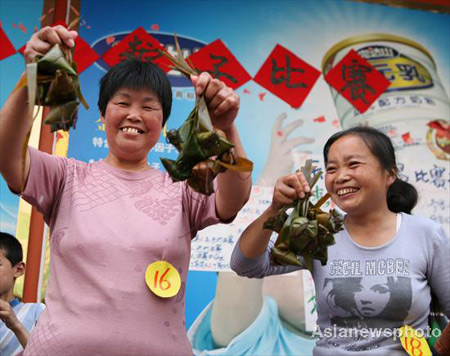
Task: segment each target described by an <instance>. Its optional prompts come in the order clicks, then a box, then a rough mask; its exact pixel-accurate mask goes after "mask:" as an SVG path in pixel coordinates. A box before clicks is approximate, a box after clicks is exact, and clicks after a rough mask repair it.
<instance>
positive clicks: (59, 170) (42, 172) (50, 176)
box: [22, 147, 67, 224]
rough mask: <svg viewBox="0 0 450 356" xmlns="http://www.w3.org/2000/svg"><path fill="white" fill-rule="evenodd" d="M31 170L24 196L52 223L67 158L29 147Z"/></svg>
mask: <svg viewBox="0 0 450 356" xmlns="http://www.w3.org/2000/svg"><path fill="white" fill-rule="evenodd" d="M28 152H29V154H30V172H29V174H28V179H27V183H26V186H25V190H24V191H23V193H22V198H23V199H24V200H25V201H27V202H28V203H30V204H31V205H33V206H34V207H36V209H37V210H38V211H39V212H40V213H42V215H44V220H45V222H46V223H47V224H50V218H51V216H52V213H53V210H54V208H55V207H56V205H57V201H58V199H59V196H60V193H61V192H62V189H63V186H64V180H65V176H66V163H67V159H66V158H62V157H57V156H53V155H49V154H47V153H44V152H41V151H39V150H37V149H35V148H32V147H29V148H28Z"/></svg>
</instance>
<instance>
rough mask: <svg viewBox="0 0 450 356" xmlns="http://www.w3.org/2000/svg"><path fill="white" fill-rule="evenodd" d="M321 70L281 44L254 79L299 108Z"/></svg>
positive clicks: (276, 47)
mask: <svg viewBox="0 0 450 356" xmlns="http://www.w3.org/2000/svg"><path fill="white" fill-rule="evenodd" d="M319 76H320V72H319V71H318V70H317V69H315V68H314V67H312V66H310V65H309V64H308V63H306V62H305V61H303V60H301V59H300V58H299V57H297V56H296V55H295V54H293V53H292V52H291V51H289V50H288V49H286V48H284V47H283V46H281V45H276V46H275V48H274V50H273V51H272V53H270V55H269V57H268V58H267V59H266V61H265V62H264V64H263V65H262V67H261V68H260V70H259V71H258V73H257V74H256V76H255V78H253V80H254V81H255V82H256V83H258V84H259V85H261V86H263V87H264V88H266V89H267V90H269V91H270V92H271V93H272V94H274V95H276V96H278V97H279V98H280V99H282V100H284V101H285V102H287V103H288V104H290V105H291V106H292V107H294V108H296V109H298V108H299V107H300V106H301V105H302V104H303V102H304V101H305V99H306V97H307V96H308V94H309V92H310V91H311V89H312V87H313V86H314V83H315V82H316V81H317V79H318V78H319Z"/></svg>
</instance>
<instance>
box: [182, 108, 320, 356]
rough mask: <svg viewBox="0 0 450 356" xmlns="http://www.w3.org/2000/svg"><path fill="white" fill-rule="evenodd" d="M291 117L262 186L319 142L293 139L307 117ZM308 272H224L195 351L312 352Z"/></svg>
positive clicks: (277, 125)
mask: <svg viewBox="0 0 450 356" xmlns="http://www.w3.org/2000/svg"><path fill="white" fill-rule="evenodd" d="M286 118H287V114H286V113H282V114H280V115H279V116H278V117H277V118H276V119H275V121H274V124H273V127H272V133H271V135H272V137H271V147H270V150H269V154H268V157H267V161H266V164H265V166H264V168H263V170H262V174H261V176H260V178H259V180H258V182H257V185H262V186H270V187H273V185H274V184H275V181H276V180H277V179H278V178H279V177H280V176H282V175H285V174H288V173H290V172H291V171H292V170H293V168H294V167H293V166H294V160H293V150H294V149H295V148H296V147H298V146H300V145H304V144H310V143H313V142H314V141H315V140H314V138H311V137H304V136H298V137H293V138H289V135H290V134H291V133H292V132H293V131H294V130H295V129H297V128H298V127H300V126H302V125H303V120H300V119H298V120H295V121H293V122H291V123H289V124H287V125H284V126H283V122H284V120H285V119H286ZM305 273H306V274H309V272H307V271H297V272H293V273H290V274H284V275H277V276H270V277H266V278H263V279H249V278H246V277H240V276H238V275H237V274H235V273H234V272H219V276H218V280H217V288H216V294H215V298H214V302H213V303H211V304H209V305H208V306H207V307H206V308H205V310H204V311H203V312H202V313H201V314H200V316H199V317H198V318H197V320H196V321H195V322H194V323H193V325H192V326H191V328H190V329H189V332H188V337H189V339H190V341H191V343H192V346H193V349H194V353H199V354H200V353H201V354H208V352H209V351H212V350H211V349H210V346H209V345H216V346H217V347H218V348H221V349H220V351H221V352H222V351H223V355H226V354H230V353H231V354H239V355H247V354H248V355H250V354H255V353H257V354H274V353H277V354H279V351H280V350H284V352H286V355H288V354H296V353H299V352H301V354H304V355H310V354H312V348H313V346H314V344H315V339H314V338H312V337H309V336H305V334H307V333H308V332H307V331H306V329H307V328H306V315H305V303H307V302H308V300H310V297H311V293H313V292H311V291H312V289H313V288H311V285H312V284H311V285H310V286H309V287H310V288H309V290H310V293H305V291H306V289H308V288H307V287H306V286H304V281H305V280H307V279H308V278H309V279H310V278H311V277H310V275H309V276H308V275H304V274H305ZM305 278H306V279H305ZM304 287H305V288H304ZM310 302H311V303H310V304H308V307H309V309H308V312H309V313H310V314H313V313H314V302H313V301H312V300H310ZM256 320H258V322H257V323H254V322H255V321H256ZM275 330H277V331H276V332H275ZM244 332H245V335H249V334H251V335H254V333H258V334H260V333H261V332H262V333H263V334H261V335H260V337H258V338H255V339H257V340H259V341H258V342H257V343H255V344H249V343H248V340H247V341H245V339H246V338H247V336H245V337H241V336H243V335H244V334H243V333H244ZM208 338H209V339H210V340H208ZM211 338H212V339H211ZM209 341H210V343H209ZM242 341H244V342H242ZM241 342H242V344H241ZM280 343H283V346H280V345H281V344H280ZM208 344H209V345H208ZM217 352H219V350H218V349H215V350H214V355H219V354H221V353H217Z"/></svg>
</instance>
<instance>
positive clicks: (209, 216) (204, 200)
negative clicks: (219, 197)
mask: <svg viewBox="0 0 450 356" xmlns="http://www.w3.org/2000/svg"><path fill="white" fill-rule="evenodd" d="M183 184H184V185H185V186H184V194H183V195H184V199H185V204H186V205H185V206H186V207H187V214H188V215H189V224H190V231H191V237H192V238H194V237H195V236H196V235H197V231H199V230H202V229H204V228H205V227H207V226H209V225H214V224H217V223H219V222H220V219H219V217H218V216H217V212H216V193H213V194H211V195H210V196H206V195H203V194H200V193H197V192H195V191H193V190H192V189H191V188H190V187H189V186H188V185H187V184H186V182H183ZM214 191H215V192H216V191H217V183H216V181H214Z"/></svg>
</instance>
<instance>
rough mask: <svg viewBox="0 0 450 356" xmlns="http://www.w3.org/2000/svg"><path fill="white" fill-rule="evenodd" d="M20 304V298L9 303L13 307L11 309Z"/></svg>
mask: <svg viewBox="0 0 450 356" xmlns="http://www.w3.org/2000/svg"><path fill="white" fill-rule="evenodd" d="M19 303H20V300H19V298H14V299H13V300H11V301H10V302H9V305H11V308H14V307H15V306H16V305H17V304H19Z"/></svg>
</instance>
